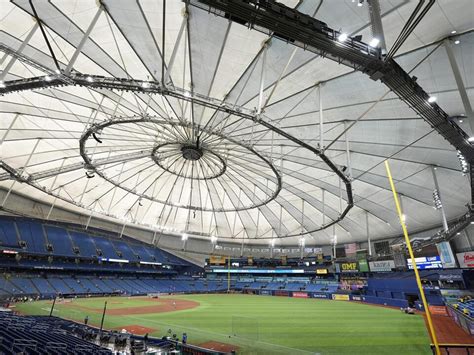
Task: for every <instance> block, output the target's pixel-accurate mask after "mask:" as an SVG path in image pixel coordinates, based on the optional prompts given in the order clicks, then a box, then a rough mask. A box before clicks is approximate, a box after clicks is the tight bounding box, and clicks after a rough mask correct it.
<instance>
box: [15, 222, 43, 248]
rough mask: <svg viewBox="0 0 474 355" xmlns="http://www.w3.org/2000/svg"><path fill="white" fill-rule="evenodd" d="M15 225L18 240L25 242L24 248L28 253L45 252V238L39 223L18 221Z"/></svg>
mask: <svg viewBox="0 0 474 355" xmlns="http://www.w3.org/2000/svg"><path fill="white" fill-rule="evenodd" d="M16 225H17V227H18V232H19V233H20V241H24V242H26V250H27V251H28V252H29V253H37V254H47V251H46V240H45V238H44V231H43V226H42V225H41V223H38V222H31V221H18V222H16Z"/></svg>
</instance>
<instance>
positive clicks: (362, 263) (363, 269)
mask: <svg viewBox="0 0 474 355" xmlns="http://www.w3.org/2000/svg"><path fill="white" fill-rule="evenodd" d="M359 271H360V272H368V271H369V264H367V260H366V259H361V260H359Z"/></svg>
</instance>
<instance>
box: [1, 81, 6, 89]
mask: <svg viewBox="0 0 474 355" xmlns="http://www.w3.org/2000/svg"><path fill="white" fill-rule="evenodd" d="M5 87H6V86H5V83H4V82H3V80H1V81H0V88H1V89H5Z"/></svg>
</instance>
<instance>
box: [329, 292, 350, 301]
mask: <svg viewBox="0 0 474 355" xmlns="http://www.w3.org/2000/svg"><path fill="white" fill-rule="evenodd" d="M332 299H333V300H334V301H349V295H338V294H335V293H333V295H332Z"/></svg>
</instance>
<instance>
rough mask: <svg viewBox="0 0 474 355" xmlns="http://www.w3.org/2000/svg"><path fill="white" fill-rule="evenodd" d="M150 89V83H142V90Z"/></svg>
mask: <svg viewBox="0 0 474 355" xmlns="http://www.w3.org/2000/svg"><path fill="white" fill-rule="evenodd" d="M149 87H150V83H148V82H146V81H144V82H143V83H142V88H144V89H147V88H149Z"/></svg>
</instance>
